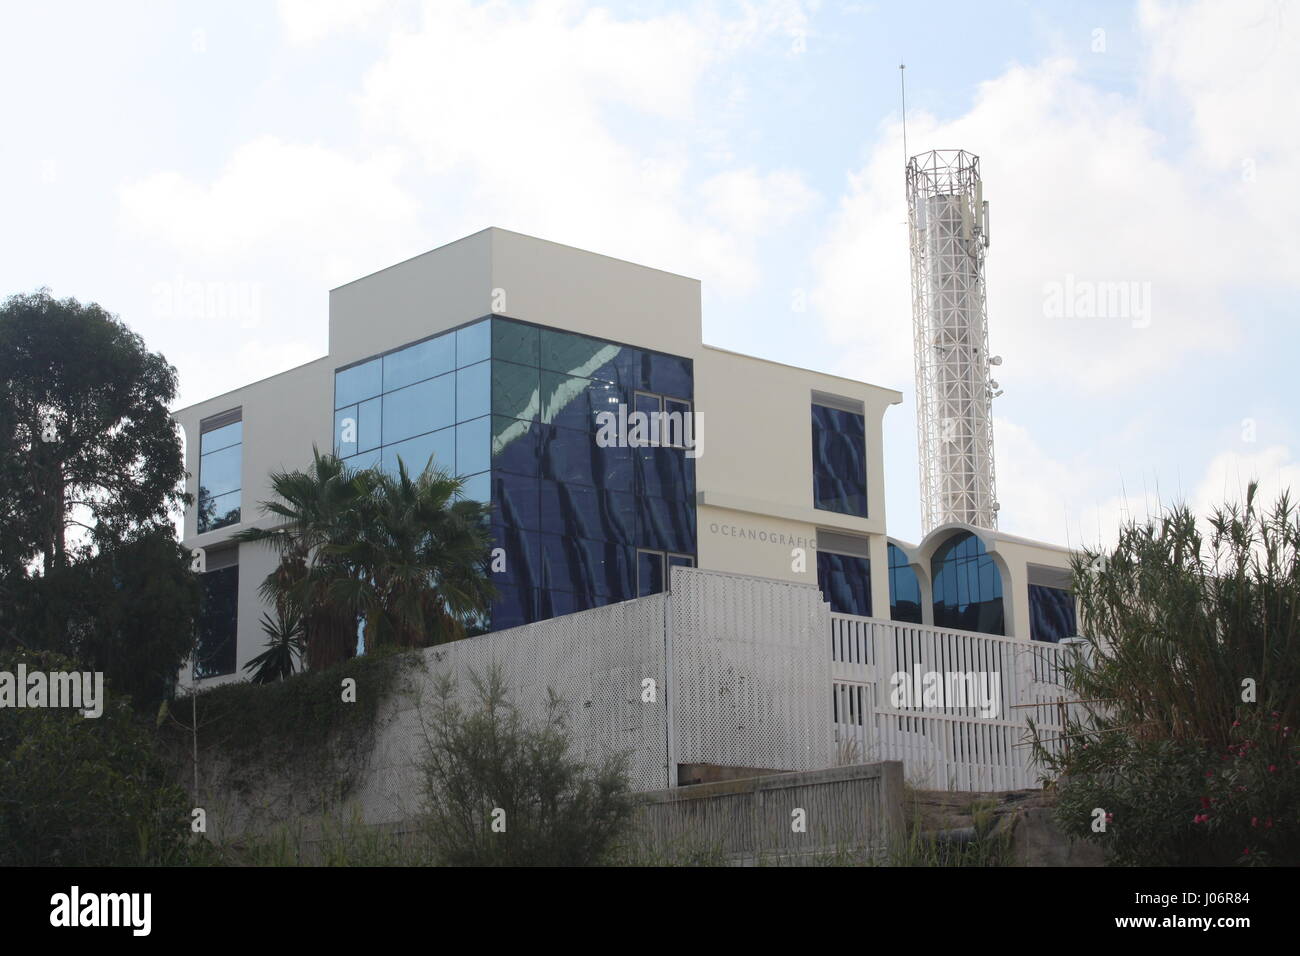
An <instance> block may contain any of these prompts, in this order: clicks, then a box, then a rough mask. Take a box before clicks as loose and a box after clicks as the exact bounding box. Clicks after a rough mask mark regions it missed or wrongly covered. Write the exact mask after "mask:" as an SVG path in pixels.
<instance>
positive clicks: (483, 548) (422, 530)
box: [341, 460, 495, 650]
mask: <svg viewBox="0 0 1300 956" xmlns="http://www.w3.org/2000/svg"><path fill="white" fill-rule="evenodd" d="M368 481H369V486H370V487H369V495H368V496H367V499H366V507H365V509H364V510H365V513H366V520H365V521H364V522H363V525H362V527H361V529H360V533H359V535H358V537H357V539H356V540H355V541H354V542H352V543H351V544H348V545H346V546H344V547H343V548H342V549H341V554H342V555H343V556H344V557H345V558H346V559H347V560H348V561H349V562H350V563H351V564H352V565H353V566H354V567H355V569H356V572H357V573H356V574H355V575H353V576H352V577H351V578H350V579H349V583H350V584H351V585H353V588H352V593H351V594H350V595H349V597H350V600H351V603H352V604H353V605H354V606H356V607H357V608H358V609H359V610H360V612H361V614H362V616H363V619H364V620H365V641H366V649H367V650H373V649H375V648H378V647H383V646H398V647H422V646H424V645H426V644H441V643H445V642H447V641H452V640H456V639H458V638H461V637H464V636H465V634H466V632H467V630H468V629H469V628H470V627H473V626H474V625H475V624H476V623H478V622H479V621H481V619H482V617H483V616H484V615H485V614H486V612H487V608H488V604H489V602H490V601H491V599H492V596H493V594H494V593H495V592H494V590H493V588H492V585H491V584H490V582H489V579H488V560H487V558H488V536H487V530H486V527H485V526H486V513H485V510H484V508H483V506H482V505H481V504H479V503H478V502H476V501H470V500H468V499H465V498H461V497H460V492H461V488H462V487H463V482H462V481H461V480H460V479H457V478H452V477H450V476H448V475H446V474H444V473H442V472H439V471H436V470H434V469H433V468H432V467H430V468H426V469H425V471H424V472H423V473H421V474H420V476H419V477H418V478H414V479H412V478H411V476H410V475H409V473H408V472H407V470H406V464H405V463H404V462H401V461H400V460H399V462H398V473H397V475H396V476H392V475H388V474H385V473H383V472H375V473H372V474H371V475H370V476H369V478H368Z"/></svg>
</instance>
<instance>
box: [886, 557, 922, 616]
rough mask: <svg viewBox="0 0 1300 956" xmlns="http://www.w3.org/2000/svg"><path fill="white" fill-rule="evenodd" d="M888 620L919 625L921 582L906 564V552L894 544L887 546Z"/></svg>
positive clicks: (909, 565)
mask: <svg viewBox="0 0 1300 956" xmlns="http://www.w3.org/2000/svg"><path fill="white" fill-rule="evenodd" d="M889 618H890V620H892V621H907V622H909V623H911V624H920V623H921V582H920V581H918V580H917V578H916V572H915V571H913V570H912V566H911V564H909V563H908V560H907V552H906V551H904V550H903V549H902V548H900V547H899V546H898V545H896V544H891V545H890V546H889Z"/></svg>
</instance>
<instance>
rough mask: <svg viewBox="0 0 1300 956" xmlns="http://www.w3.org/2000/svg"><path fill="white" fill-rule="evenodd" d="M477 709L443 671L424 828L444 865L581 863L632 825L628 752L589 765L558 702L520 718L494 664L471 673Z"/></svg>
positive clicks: (432, 720) (429, 739) (430, 726)
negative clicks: (532, 717) (573, 743)
mask: <svg viewBox="0 0 1300 956" xmlns="http://www.w3.org/2000/svg"><path fill="white" fill-rule="evenodd" d="M470 677H471V680H472V681H473V683H474V688H475V691H476V696H477V698H478V703H479V706H478V707H477V708H469V709H467V708H464V707H462V706H461V704H460V703H459V702H458V700H457V687H456V684H455V682H454V681H453V680H452V679H451V678H450V677H449V676H448V675H445V674H444V675H441V676H440V677H439V678H437V679H436V680H435V684H434V690H435V697H434V701H433V708H432V712H431V714H430V715H429V718H428V719H427V720H426V722H425V726H424V733H425V740H426V743H427V750H426V753H425V757H424V761H423V765H422V770H423V775H424V797H425V832H426V834H427V836H428V839H429V840H430V843H431V845H432V847H433V850H434V854H435V856H436V862H438V863H441V864H443V865H447V866H588V865H592V864H596V863H600V862H602V861H604V860H605V859H606V858H607V856H608V854H610V852H611V851H612V850H613V849H614V847H615V845H616V844H617V843H618V842H619V839H620V838H621V837H622V836H624V835H625V834H626V832H627V829H628V827H629V825H630V823H631V818H632V800H631V794H630V788H629V784H628V778H627V769H626V758H625V756H624V755H613V756H610V757H608V758H607V759H605V760H603V761H602V762H600V763H599V764H595V765H589V764H587V763H586V762H584V761H583V760H581V759H579V758H577V757H575V756H574V755H573V754H572V753H571V749H570V744H569V737H568V732H567V727H566V721H565V706H566V705H565V704H564V702H562V701H560V700H559V699H558V698H556V697H555V696H554V695H553V694H552V695H551V697H550V703H549V706H548V708H547V712H546V715H545V717H544V718H542V719H541V720H539V721H536V722H530V721H527V720H525V718H524V717H523V715H522V714H521V713H520V712H519V710H518V709H517V708H516V707H515V706H514V705H513V704H512V703H511V701H510V697H509V693H508V689H507V688H506V686H505V681H504V678H503V677H502V675H501V672H500V670H499V669H498V668H496V667H492V668H491V669H490V670H489V671H488V672H487V674H485V675H483V676H482V677H480V676H479V675H476V674H473V673H472V672H471V675H470Z"/></svg>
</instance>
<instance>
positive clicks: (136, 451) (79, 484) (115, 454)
mask: <svg viewBox="0 0 1300 956" xmlns="http://www.w3.org/2000/svg"><path fill="white" fill-rule="evenodd" d="M0 384H2V385H3V388H0V461H2V462H4V466H3V468H2V469H0V528H4V529H5V530H4V532H3V538H0V546H2V547H3V549H4V557H3V562H4V566H6V567H8V568H10V569H13V568H15V567H21V566H24V565H26V564H27V563H28V562H30V561H33V560H35V561H37V562H38V563H39V566H40V568H41V570H43V571H44V572H46V573H48V572H50V571H52V570H53V569H54V568H56V567H59V566H62V565H66V564H67V563H69V561H70V559H71V554H72V553H73V552H75V551H76V550H77V549H78V548H79V547H82V548H84V547H86V546H93V544H94V543H99V542H102V541H112V540H118V539H120V538H122V537H124V536H126V535H127V534H128V533H129V532H130V531H132V530H134V529H136V528H139V527H140V526H142V525H149V524H155V525H164V524H166V523H167V522H168V519H169V516H170V515H171V514H172V513H174V511H175V510H176V509H178V508H180V507H182V506H183V505H184V504H186V503H187V502H186V501H185V496H184V493H183V491H182V488H181V481H182V479H183V478H184V477H185V475H184V466H183V463H182V461H181V446H180V436H179V433H178V431H177V428H176V425H175V423H174V422H173V421H172V418H171V415H170V414H169V412H168V405H169V403H170V402H171V401H172V400H173V399H174V398H175V397H176V370H175V369H174V368H172V367H171V366H170V365H168V364H167V361H166V360H165V359H164V358H163V357H162V356H161V355H158V354H157V353H154V352H150V351H149V350H148V349H147V348H146V347H145V344H144V342H143V340H142V339H141V338H140V337H139V336H138V335H136V334H135V333H134V332H132V331H131V330H130V329H128V328H127V327H126V326H125V325H124V324H123V323H122V322H121V321H120V320H119V319H118V318H117V317H116V316H114V315H112V314H110V313H108V312H107V311H105V310H104V309H103V308H101V307H100V306H98V305H95V304H93V303H92V304H90V305H82V304H81V303H79V302H77V301H76V300H75V299H55V298H54V297H53V296H51V295H50V294H49V292H48V291H46V290H41V291H38V292H35V293H32V294H30V295H15V296H11V297H10V298H8V299H6V300H5V302H4V303H3V304H2V305H0ZM74 529H80V532H83V533H84V535H83V536H82V538H81V539H79V540H74V539H73V538H72V536H71V534H72V532H73V531H74ZM87 538H89V540H87Z"/></svg>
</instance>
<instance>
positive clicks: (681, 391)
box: [644, 352, 695, 398]
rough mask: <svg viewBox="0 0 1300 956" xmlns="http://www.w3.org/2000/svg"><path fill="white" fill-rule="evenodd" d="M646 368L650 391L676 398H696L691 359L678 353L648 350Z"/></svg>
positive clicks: (647, 384) (646, 385)
mask: <svg viewBox="0 0 1300 956" xmlns="http://www.w3.org/2000/svg"><path fill="white" fill-rule="evenodd" d="M645 354H646V361H645V366H644V367H645V368H646V383H645V387H646V389H647V390H648V391H651V392H658V393H659V394H660V395H672V396H673V397H675V398H694V397H695V389H694V375H693V374H692V369H691V364H692V363H691V360H690V359H688V358H680V357H678V356H676V355H663V354H661V353H659V352H647V353H645Z"/></svg>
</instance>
